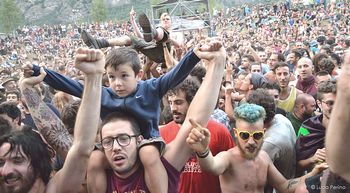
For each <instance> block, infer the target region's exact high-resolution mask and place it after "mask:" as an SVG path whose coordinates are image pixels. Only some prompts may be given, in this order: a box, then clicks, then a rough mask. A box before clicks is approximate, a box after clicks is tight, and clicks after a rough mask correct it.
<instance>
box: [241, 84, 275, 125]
mask: <svg viewBox="0 0 350 193" xmlns="http://www.w3.org/2000/svg"><path fill="white" fill-rule="evenodd" d="M247 102H248V103H253V104H256V105H260V106H262V107H264V109H265V111H266V118H265V120H264V124H268V123H271V121H272V119H273V118H274V117H275V114H276V104H275V100H274V98H273V97H272V96H271V95H270V94H269V93H268V91H267V90H266V89H262V88H258V89H256V90H254V91H252V92H251V93H250V94H249V95H248V97H247Z"/></svg>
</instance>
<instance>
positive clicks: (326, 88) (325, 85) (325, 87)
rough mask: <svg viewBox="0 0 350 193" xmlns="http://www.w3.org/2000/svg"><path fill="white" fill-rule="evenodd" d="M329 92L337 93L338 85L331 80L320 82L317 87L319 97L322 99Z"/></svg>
mask: <svg viewBox="0 0 350 193" xmlns="http://www.w3.org/2000/svg"><path fill="white" fill-rule="evenodd" d="M327 93H333V94H337V86H336V84H335V83H334V82H332V81H331V80H329V81H325V82H322V83H320V85H319V86H318V88H317V99H318V100H322V99H323V95H324V94H327Z"/></svg>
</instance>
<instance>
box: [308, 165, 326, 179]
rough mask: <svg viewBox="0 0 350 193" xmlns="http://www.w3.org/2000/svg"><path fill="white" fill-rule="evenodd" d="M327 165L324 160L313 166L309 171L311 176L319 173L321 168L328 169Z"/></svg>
mask: <svg viewBox="0 0 350 193" xmlns="http://www.w3.org/2000/svg"><path fill="white" fill-rule="evenodd" d="M328 168H329V166H328V164H327V163H326V162H323V163H320V164H317V165H315V167H314V168H313V169H312V171H311V172H310V173H311V175H312V176H315V175H317V174H319V173H321V172H322V171H323V170H325V169H328Z"/></svg>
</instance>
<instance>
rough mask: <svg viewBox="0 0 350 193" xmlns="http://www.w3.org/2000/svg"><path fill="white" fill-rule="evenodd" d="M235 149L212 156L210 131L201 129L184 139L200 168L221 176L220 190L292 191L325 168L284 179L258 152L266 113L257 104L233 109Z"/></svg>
mask: <svg viewBox="0 0 350 193" xmlns="http://www.w3.org/2000/svg"><path fill="white" fill-rule="evenodd" d="M234 114H235V118H236V128H235V129H234V131H235V136H236V137H237V146H236V147H234V148H232V149H230V150H228V151H223V152H220V153H219V154H217V155H216V156H213V155H212V153H211V151H210V150H209V148H208V144H209V140H210V136H211V135H210V132H209V130H208V129H206V128H203V127H200V126H198V127H196V128H193V129H192V130H191V133H190V134H189V136H188V138H187V143H188V144H189V146H190V147H191V148H192V149H193V150H194V151H196V154H197V157H198V160H199V164H200V166H201V167H202V168H203V169H205V170H207V171H209V172H211V173H213V174H215V175H220V184H221V191H222V192H223V193H232V192H240V193H242V192H261V193H262V192H264V186H265V184H266V183H269V184H270V185H271V186H273V187H274V188H276V189H277V190H278V191H281V192H294V191H295V188H296V186H297V184H299V183H302V182H304V179H305V178H306V177H308V176H312V175H315V174H317V173H318V172H320V169H321V168H322V167H324V165H321V166H322V167H321V166H320V167H317V168H315V169H314V170H313V171H312V172H311V173H309V174H306V175H305V176H303V177H301V178H298V179H290V180H287V179H285V178H284V177H283V176H282V175H281V173H279V171H278V170H277V169H276V167H275V166H274V165H273V163H272V161H271V159H270V158H269V155H268V154H267V153H266V152H265V151H262V150H261V151H260V148H261V146H262V144H263V141H264V140H263V139H264V133H265V129H264V118H265V115H266V113H265V110H264V108H262V107H261V106H259V105H255V104H242V105H240V106H239V107H237V108H236V109H235V112H234Z"/></svg>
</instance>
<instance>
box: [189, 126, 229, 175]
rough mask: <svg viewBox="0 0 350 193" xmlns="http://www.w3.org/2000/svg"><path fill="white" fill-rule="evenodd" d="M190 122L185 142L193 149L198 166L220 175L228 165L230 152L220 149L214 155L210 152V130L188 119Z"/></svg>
mask: <svg viewBox="0 0 350 193" xmlns="http://www.w3.org/2000/svg"><path fill="white" fill-rule="evenodd" d="M190 121H191V123H192V126H193V128H192V130H191V133H190V134H189V135H188V138H187V140H186V141H187V143H188V145H189V146H190V147H191V149H193V150H194V151H195V152H196V154H197V158H198V162H199V164H200V166H201V167H202V168H203V169H204V170H206V171H208V172H210V173H212V174H214V175H217V176H218V175H221V174H223V173H224V172H225V170H226V169H227V168H228V167H229V165H230V162H229V160H230V154H229V152H228V151H222V152H220V153H218V154H217V155H216V156H215V157H214V156H213V154H212V153H211V152H210V149H209V141H210V132H209V130H208V129H207V128H204V127H202V126H200V125H198V124H197V123H195V122H193V121H192V120H190Z"/></svg>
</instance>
